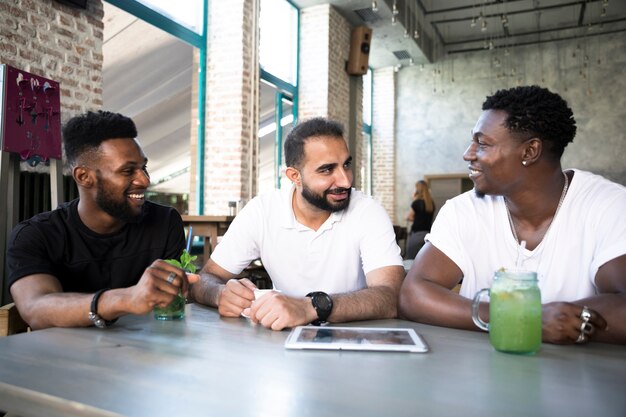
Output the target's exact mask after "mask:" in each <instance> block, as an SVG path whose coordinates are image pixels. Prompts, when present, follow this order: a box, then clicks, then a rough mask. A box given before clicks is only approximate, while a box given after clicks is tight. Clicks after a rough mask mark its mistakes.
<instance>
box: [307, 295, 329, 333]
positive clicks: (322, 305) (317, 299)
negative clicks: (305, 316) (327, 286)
mask: <svg viewBox="0 0 626 417" xmlns="http://www.w3.org/2000/svg"><path fill="white" fill-rule="evenodd" d="M306 296H307V297H310V298H311V303H313V308H314V309H315V311H316V312H317V320H315V321H312V322H311V324H312V325H314V326H319V325H320V324H322V323H326V321H327V320H328V317H329V316H330V313H331V312H332V311H333V300H332V298H330V296H329V295H328V294H326V293H325V292H322V291H313V292H310V293H308V294H307V295H306Z"/></svg>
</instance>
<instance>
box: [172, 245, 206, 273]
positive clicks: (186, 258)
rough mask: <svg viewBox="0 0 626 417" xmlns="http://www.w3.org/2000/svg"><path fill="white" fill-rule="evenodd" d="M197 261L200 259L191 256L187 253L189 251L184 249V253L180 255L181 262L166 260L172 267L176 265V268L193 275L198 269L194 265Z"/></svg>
mask: <svg viewBox="0 0 626 417" xmlns="http://www.w3.org/2000/svg"><path fill="white" fill-rule="evenodd" d="M196 259H198V257H197V256H195V255H194V256H191V255H190V254H189V252H187V249H183V253H182V254H181V255H180V262H179V261H177V260H176V259H166V260H165V262H167V263H168V264H170V265H174V266H175V267H178V268H180V269H182V270H183V271H187V272H191V273H192V274H193V273H194V272H196V270H197V269H198V268H197V267H196V266H195V265H194V264H193V261H195V260H196Z"/></svg>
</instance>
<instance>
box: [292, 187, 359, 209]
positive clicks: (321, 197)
mask: <svg viewBox="0 0 626 417" xmlns="http://www.w3.org/2000/svg"><path fill="white" fill-rule="evenodd" d="M351 191H352V189H351V188H333V189H330V190H326V191H324V193H322V194H316V193H315V192H314V191H312V190H311V189H310V188H309V187H307V186H306V185H305V184H304V183H303V184H302V197H304V199H305V200H306V201H308V202H309V203H311V204H312V205H313V206H315V207H317V208H318V209H321V210H324V211H328V212H331V213H334V212H336V211H341V210H344V209H346V208H347V207H348V205H349V204H350V193H351ZM343 192H347V193H348V196H347V197H346V198H345V200H343V201H337V202H331V201H329V200H328V198H327V196H328V194H340V193H343Z"/></svg>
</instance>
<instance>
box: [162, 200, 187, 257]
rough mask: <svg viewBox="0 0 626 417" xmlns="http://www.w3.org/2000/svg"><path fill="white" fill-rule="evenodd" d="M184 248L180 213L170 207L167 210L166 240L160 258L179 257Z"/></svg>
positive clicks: (183, 233) (183, 231) (183, 232)
mask: <svg viewBox="0 0 626 417" xmlns="http://www.w3.org/2000/svg"><path fill="white" fill-rule="evenodd" d="M184 248H185V229H184V225H183V219H182V218H181V217H180V214H179V213H178V212H177V211H176V210H174V209H171V210H170V212H169V221H168V230H167V242H166V244H165V251H164V253H163V255H162V256H163V258H162V259H179V258H180V255H181V254H182V253H183V249H184Z"/></svg>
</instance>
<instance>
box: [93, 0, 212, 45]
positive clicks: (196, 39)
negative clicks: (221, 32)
mask: <svg viewBox="0 0 626 417" xmlns="http://www.w3.org/2000/svg"><path fill="white" fill-rule="evenodd" d="M105 1H106V2H107V3H110V4H112V5H114V6H115V7H118V8H120V9H122V10H124V11H126V12H128V13H130V14H132V15H133V16H137V17H138V18H140V19H141V20H144V21H146V22H148V23H150V24H151V25H153V26H156V27H158V28H159V29H161V30H163V31H165V32H167V33H169V34H170V35H172V36H175V37H176V38H178V39H180V40H182V41H184V42H187V43H188V44H190V45H193V46H195V47H196V48H202V47H204V40H205V35H204V34H205V33H206V25H205V26H203V27H202V35H200V34H198V33H196V32H194V31H193V30H191V29H189V28H188V27H186V26H183V25H181V24H180V23H178V22H175V21H173V20H172V19H170V18H168V17H166V16H163V15H162V14H160V13H159V12H157V11H155V10H153V9H151V8H149V7H148V6H146V5H144V4H142V3H139V2H138V1H135V0H105ZM206 1H207V0H205V7H204V10H205V13H206V6H207V4H206Z"/></svg>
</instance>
